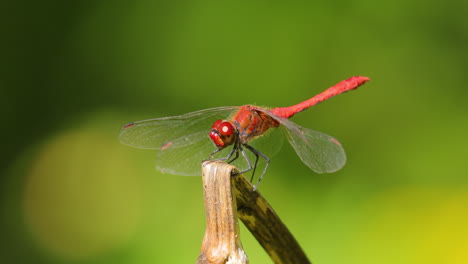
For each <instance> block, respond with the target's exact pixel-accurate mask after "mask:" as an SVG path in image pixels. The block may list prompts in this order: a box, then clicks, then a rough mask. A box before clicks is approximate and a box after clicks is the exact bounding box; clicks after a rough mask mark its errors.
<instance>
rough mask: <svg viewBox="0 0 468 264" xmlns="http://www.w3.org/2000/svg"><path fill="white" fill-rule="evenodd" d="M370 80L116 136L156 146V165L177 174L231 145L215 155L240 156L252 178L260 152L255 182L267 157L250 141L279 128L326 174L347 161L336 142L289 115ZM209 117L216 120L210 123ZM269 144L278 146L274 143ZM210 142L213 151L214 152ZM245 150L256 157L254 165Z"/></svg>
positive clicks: (137, 126) (136, 127)
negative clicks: (283, 103) (292, 101)
mask: <svg viewBox="0 0 468 264" xmlns="http://www.w3.org/2000/svg"><path fill="white" fill-rule="evenodd" d="M369 80H370V79H369V78H367V77H362V76H355V77H351V78H349V79H347V80H344V81H341V82H339V83H338V84H336V85H334V86H332V87H330V88H328V89H327V90H325V91H323V92H322V93H320V94H318V95H316V96H314V97H312V98H310V99H309V100H306V101H304V102H301V103H299V104H296V105H293V106H290V107H280V108H273V109H267V108H263V107H258V106H254V105H243V106H223V107H215V108H210V109H205V110H200V111H196V112H192V113H188V114H184V115H180V116H172V117H163V118H156V119H149V120H143V121H137V122H133V123H129V124H126V125H125V126H124V127H123V128H122V130H121V132H120V141H121V142H122V143H123V144H126V145H130V146H133V147H138V148H146V149H156V150H158V151H157V166H156V167H157V168H158V169H159V170H160V171H162V172H166V173H171V174H178V175H201V166H200V162H201V161H202V160H205V159H206V158H207V157H208V159H213V156H214V155H215V154H216V153H218V152H221V151H222V150H225V149H226V148H227V147H228V146H233V147H232V149H231V151H230V152H229V153H228V154H227V156H225V157H223V158H219V159H222V160H228V162H233V161H234V160H236V159H237V158H238V157H239V155H242V156H243V158H244V161H245V163H246V165H247V169H244V170H243V171H241V173H244V172H247V171H250V170H252V169H253V173H252V177H253V174H254V173H255V168H256V166H257V162H258V160H259V157H262V158H263V159H264V160H265V162H266V164H265V167H264V169H263V171H262V174H261V175H260V177H259V179H258V182H257V184H256V185H258V183H259V182H260V181H261V179H262V176H263V175H264V174H265V172H266V170H267V168H268V165H269V163H270V160H269V158H268V157H267V155H265V154H263V153H261V152H260V151H258V150H257V149H256V148H255V147H254V146H255V145H254V143H255V142H257V141H261V139H262V138H263V137H262V135H264V134H269V133H270V131H272V130H278V129H277V128H279V130H282V131H283V132H284V133H285V134H286V137H287V139H288V141H289V143H290V144H291V146H292V147H293V148H294V150H295V151H296V153H297V155H298V156H299V158H300V159H301V160H302V161H303V162H304V163H305V164H306V165H307V166H308V167H309V168H311V169H312V170H313V171H315V172H317V173H331V172H335V171H337V170H339V169H341V168H342V167H343V166H344V164H345V162H346V155H345V152H344V150H343V147H342V146H341V144H340V142H339V141H338V140H337V139H335V138H334V137H331V136H328V135H325V134H323V133H320V132H317V131H314V130H310V129H307V128H303V127H301V126H299V125H297V124H295V123H293V122H291V121H290V120H289V118H290V117H292V116H293V115H295V114H297V113H299V112H301V111H303V110H305V109H307V108H309V107H311V106H313V105H315V104H317V103H320V102H322V101H324V100H327V99H329V98H330V97H333V96H335V95H338V94H341V93H344V92H346V91H349V90H353V89H356V88H357V87H359V86H360V85H362V84H364V83H366V82H367V81H369ZM213 120H216V121H214V123H213ZM210 139H211V140H210ZM213 143H214V145H213ZM270 144H274V145H278V144H276V142H270ZM215 146H216V150H215V151H213V148H214V147H215ZM245 149H247V150H249V151H250V152H251V153H253V155H254V156H255V162H254V164H253V165H252V162H251V158H249V156H248V155H247V154H246V152H245ZM209 153H211V155H210V154H209ZM216 155H218V154H216Z"/></svg>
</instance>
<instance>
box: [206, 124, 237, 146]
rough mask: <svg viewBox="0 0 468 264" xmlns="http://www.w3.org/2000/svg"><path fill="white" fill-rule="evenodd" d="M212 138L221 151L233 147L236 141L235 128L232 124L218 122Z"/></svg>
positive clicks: (214, 127)
mask: <svg viewBox="0 0 468 264" xmlns="http://www.w3.org/2000/svg"><path fill="white" fill-rule="evenodd" d="M210 138H211V140H212V141H213V142H214V143H215V145H216V146H217V147H218V148H220V149H222V148H225V147H227V146H229V145H232V144H233V143H234V141H235V139H236V133H235V129H234V126H233V125H232V123H231V122H228V121H223V120H217V121H216V122H214V124H213V126H212V129H211V133H210Z"/></svg>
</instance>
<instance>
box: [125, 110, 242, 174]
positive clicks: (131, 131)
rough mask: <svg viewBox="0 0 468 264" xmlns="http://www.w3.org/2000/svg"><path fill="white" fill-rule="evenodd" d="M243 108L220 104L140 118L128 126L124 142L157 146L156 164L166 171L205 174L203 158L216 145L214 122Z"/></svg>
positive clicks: (152, 147)
mask: <svg viewBox="0 0 468 264" xmlns="http://www.w3.org/2000/svg"><path fill="white" fill-rule="evenodd" d="M238 109H239V107H237V106H226V107H216V108H210V109H205V110H200V111H196V112H191V113H188V114H184V115H180V116H172V117H163V118H155V119H148V120H143V121H137V122H134V123H130V124H127V125H125V126H124V127H123V128H122V130H121V132H120V136H119V138H120V142H122V143H123V144H126V145H130V146H133V147H138V148H146V149H156V150H157V160H156V167H157V168H158V169H159V170H160V171H162V172H166V173H171V174H178V175H201V169H200V167H201V165H200V163H201V161H202V160H203V159H206V158H208V156H209V155H210V154H211V152H213V151H214V150H215V149H216V147H215V145H214V144H213V143H212V142H211V140H210V138H209V132H210V130H211V126H212V124H213V122H214V121H216V120H217V119H226V118H228V117H229V116H230V115H232V113H233V112H234V111H236V110H238Z"/></svg>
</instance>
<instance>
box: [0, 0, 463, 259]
mask: <svg viewBox="0 0 468 264" xmlns="http://www.w3.org/2000/svg"><path fill="white" fill-rule="evenodd" d="M0 17H1V18H0V21H1V23H0V28H1V39H2V41H1V44H0V56H1V64H0V65H1V73H0V74H1V75H0V89H1V90H0V110H1V111H0V116H1V124H2V127H1V132H0V133H1V135H0V136H1V138H2V143H1V154H0V155H1V156H2V159H0V163H1V164H0V165H1V166H0V176H1V177H0V181H1V189H0V242H1V247H0V263H80V264H91V263H114V264H117V263H119V264H120V263H121V264H127V263H141V264H144V263H194V262H195V260H196V258H197V256H198V254H199V251H200V245H201V241H202V237H203V234H204V224H205V223H204V221H205V215H204V208H203V194H202V186H201V178H200V177H182V176H172V175H165V174H160V173H158V172H157V171H155V169H154V163H155V153H154V151H147V150H139V149H134V148H130V147H127V146H123V145H120V143H119V141H118V133H119V129H120V127H121V125H123V124H125V123H127V122H130V121H136V120H141V119H145V118H152V117H153V118H154V117H163V116H170V115H178V114H183V113H186V112H190V111H195V110H199V109H204V108H210V107H216V106H224V105H242V104H249V103H250V104H258V105H266V106H288V105H292V104H295V103H297V102H299V101H302V100H305V99H308V98H310V97H311V96H313V95H315V94H317V93H319V92H321V91H322V90H324V89H325V88H327V87H329V86H331V85H333V84H335V83H337V82H339V81H341V80H343V79H347V78H348V77H350V76H354V75H363V76H369V77H370V78H371V79H372V81H371V82H370V83H368V84H366V85H365V86H363V87H361V88H360V89H358V90H356V91H353V92H350V93H346V94H344V95H340V96H338V97H335V98H333V99H331V100H329V101H327V102H324V103H322V104H320V105H318V106H315V107H313V108H311V109H309V110H307V111H306V112H303V113H301V114H299V115H297V116H295V117H294V118H293V120H294V121H295V122H296V123H298V124H300V125H302V126H305V127H308V128H311V129H314V130H318V131H322V132H324V133H327V134H330V135H333V136H335V137H337V138H338V139H339V140H340V141H341V142H342V143H343V145H344V147H345V149H346V151H347V155H348V163H347V165H346V167H345V168H344V169H343V170H341V171H339V172H337V173H334V174H329V175H317V174H315V173H313V172H312V171H310V170H309V169H308V168H307V167H306V166H305V165H304V164H302V162H301V161H300V160H299V158H298V157H297V156H296V155H295V153H294V151H293V150H292V148H291V147H290V146H287V144H285V146H284V147H283V149H282V151H281V152H280V153H279V154H277V155H276V156H275V157H273V159H272V165H271V167H270V169H269V170H268V173H267V175H266V176H265V179H264V181H263V182H262V184H261V185H260V192H261V193H262V194H263V195H264V196H265V197H266V198H267V199H268V200H269V202H270V203H271V205H272V206H273V207H274V208H275V210H276V211H277V213H278V214H279V215H280V216H281V218H282V219H283V220H284V222H285V223H286V224H287V226H288V227H289V228H290V229H291V231H292V232H293V234H295V236H296V238H297V240H298V241H299V243H300V244H301V245H302V247H303V248H304V250H305V251H306V253H307V254H308V256H309V257H310V259H311V260H312V261H313V262H314V263H321V264H327V263H360V264H363V263H468V239H467V237H468V177H467V176H468V172H467V171H468V161H467V159H468V151H467V150H468V140H467V139H466V137H467V135H468V122H467V121H468V104H467V103H466V101H467V99H468V89H467V87H466V76H467V73H468V48H467V47H468V2H467V1H457V0H449V1H433V0H430V1H415V0H410V1H405V0H396V1H387V2H380V1H369V0H357V1H314V2H312V1H288V2H282V1H228V2H221V1H173V2H169V1H144V0H140V1H132V2H127V1H47V0H46V1H9V3H2V4H1V7H0ZM241 232H242V233H241V238H242V242H243V245H244V247H245V250H246V251H247V254H248V255H249V258H250V260H251V263H271V261H270V260H269V258H268V256H267V255H266V254H265V253H264V252H263V250H262V249H261V247H260V246H259V245H258V243H257V242H256V241H255V240H254V239H253V238H252V236H251V235H250V233H248V231H247V230H246V229H245V228H243V227H242V230H241Z"/></svg>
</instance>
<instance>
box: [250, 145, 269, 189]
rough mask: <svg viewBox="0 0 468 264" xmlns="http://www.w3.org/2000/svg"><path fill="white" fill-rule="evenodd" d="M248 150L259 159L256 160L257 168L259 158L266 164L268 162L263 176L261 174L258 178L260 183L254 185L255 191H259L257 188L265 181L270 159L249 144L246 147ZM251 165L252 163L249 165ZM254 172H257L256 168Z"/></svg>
mask: <svg viewBox="0 0 468 264" xmlns="http://www.w3.org/2000/svg"><path fill="white" fill-rule="evenodd" d="M244 146H245V147H246V148H247V149H248V150H250V151H252V153H254V154H255V156H256V157H257V159H256V160H255V167H257V162H258V156H260V157H262V158H263V159H265V162H266V165H265V168H263V171H262V174H260V177H258V181H257V183H256V184H255V185H254V188H253V190H254V191H255V190H256V189H257V186H258V185H259V184H260V181H262V179H263V175H265V172H266V171H267V169H268V166H269V165H270V159H269V158H268V157H267V156H265V155H264V154H263V153H261V152H260V151H258V150H256V149H255V148H253V147H252V146H249V145H247V144H245V145H244ZM249 165H250V163H249ZM254 172H255V168H254ZM252 179H253V175H252Z"/></svg>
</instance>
